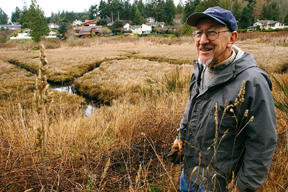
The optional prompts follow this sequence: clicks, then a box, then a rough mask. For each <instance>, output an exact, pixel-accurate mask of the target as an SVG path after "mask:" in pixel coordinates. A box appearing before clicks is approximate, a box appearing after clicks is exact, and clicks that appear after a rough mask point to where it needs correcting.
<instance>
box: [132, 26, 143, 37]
mask: <svg viewBox="0 0 288 192" xmlns="http://www.w3.org/2000/svg"><path fill="white" fill-rule="evenodd" d="M130 30H131V32H132V33H133V34H138V35H141V34H142V27H141V26H139V25H133V26H131V27H130Z"/></svg>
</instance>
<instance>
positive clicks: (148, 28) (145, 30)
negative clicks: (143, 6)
mask: <svg viewBox="0 0 288 192" xmlns="http://www.w3.org/2000/svg"><path fill="white" fill-rule="evenodd" d="M141 30H142V33H144V34H150V33H151V32H152V27H151V26H150V25H146V24H142V25H141Z"/></svg>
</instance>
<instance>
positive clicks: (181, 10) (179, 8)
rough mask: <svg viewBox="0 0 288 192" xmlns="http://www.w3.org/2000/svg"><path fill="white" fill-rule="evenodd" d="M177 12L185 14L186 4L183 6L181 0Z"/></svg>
mask: <svg viewBox="0 0 288 192" xmlns="http://www.w3.org/2000/svg"><path fill="white" fill-rule="evenodd" d="M176 14H180V15H182V14H184V6H183V4H182V2H181V0H180V2H179V3H178V5H177V7H176Z"/></svg>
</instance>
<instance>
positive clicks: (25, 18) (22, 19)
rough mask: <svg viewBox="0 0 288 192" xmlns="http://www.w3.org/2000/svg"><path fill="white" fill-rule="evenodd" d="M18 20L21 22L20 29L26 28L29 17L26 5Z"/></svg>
mask: <svg viewBox="0 0 288 192" xmlns="http://www.w3.org/2000/svg"><path fill="white" fill-rule="evenodd" d="M19 22H20V24H21V28H22V29H26V28H28V23H29V18H28V10H27V7H26V6H24V7H23V11H22V12H21V14H20V18H19Z"/></svg>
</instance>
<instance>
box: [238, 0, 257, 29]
mask: <svg viewBox="0 0 288 192" xmlns="http://www.w3.org/2000/svg"><path fill="white" fill-rule="evenodd" d="M254 4H255V0H249V2H248V4H247V6H245V7H244V8H243V9H242V12H241V16H240V20H239V28H242V29H244V28H247V27H249V26H251V25H252V24H253V22H254V20H255V19H254V17H253V7H254Z"/></svg>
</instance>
